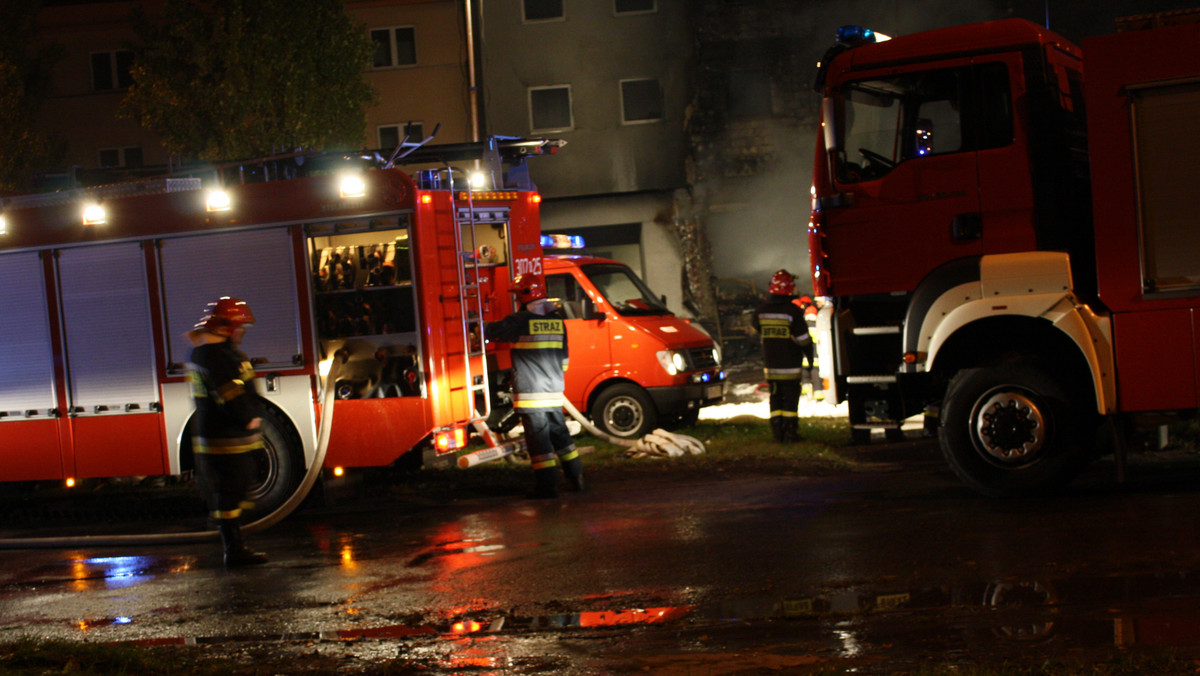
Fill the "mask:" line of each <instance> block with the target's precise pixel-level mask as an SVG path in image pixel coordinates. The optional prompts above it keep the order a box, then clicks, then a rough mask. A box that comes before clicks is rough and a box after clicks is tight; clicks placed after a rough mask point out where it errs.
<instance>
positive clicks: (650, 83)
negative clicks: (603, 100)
mask: <svg viewBox="0 0 1200 676" xmlns="http://www.w3.org/2000/svg"><path fill="white" fill-rule="evenodd" d="M662 117H663V105H662V88H661V87H659V85H658V80H656V79H652V80H621V122H623V123H625V124H640V123H644V122H655V121H657V120H661V119H662Z"/></svg>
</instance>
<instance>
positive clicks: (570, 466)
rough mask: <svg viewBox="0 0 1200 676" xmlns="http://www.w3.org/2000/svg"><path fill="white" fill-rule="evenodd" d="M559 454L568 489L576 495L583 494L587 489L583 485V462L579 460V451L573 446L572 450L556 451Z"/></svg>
mask: <svg viewBox="0 0 1200 676" xmlns="http://www.w3.org/2000/svg"><path fill="white" fill-rule="evenodd" d="M555 453H557V454H558V461H559V462H561V463H562V468H563V474H564V475H565V476H566V477H567V488H569V489H571V490H572V491H574V492H576V493H582V492H583V489H584V487H585V484H584V483H583V461H582V460H580V459H579V451H578V450H576V449H575V445H574V444H572V445H571V447H570V448H568V449H564V450H561V451H555Z"/></svg>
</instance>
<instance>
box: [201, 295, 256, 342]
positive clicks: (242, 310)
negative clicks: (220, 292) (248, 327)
mask: <svg viewBox="0 0 1200 676" xmlns="http://www.w3.org/2000/svg"><path fill="white" fill-rule="evenodd" d="M253 323H254V313H253V312H251V311H250V306H249V305H247V304H246V301H244V300H238V299H237V298H230V297H229V296H222V297H221V299H220V300H218V301H216V302H213V303H209V304H208V309H207V310H206V311H205V315H204V316H203V317H201V318H200V325H201V326H203V327H204V328H205V330H207V331H211V332H212V333H215V334H218V335H222V336H228V335H229V334H230V333H232V332H233V330H234V329H236V328H237V327H239V326H243V325H245V324H253Z"/></svg>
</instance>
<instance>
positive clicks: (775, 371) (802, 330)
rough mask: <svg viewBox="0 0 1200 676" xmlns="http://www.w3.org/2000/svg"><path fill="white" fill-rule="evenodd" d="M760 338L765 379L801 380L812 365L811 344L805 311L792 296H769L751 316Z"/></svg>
mask: <svg viewBox="0 0 1200 676" xmlns="http://www.w3.org/2000/svg"><path fill="white" fill-rule="evenodd" d="M754 328H755V329H756V330H758V333H759V336H760V337H761V339H762V351H763V371H765V372H766V376H767V380H800V379H802V378H803V377H804V375H805V372H806V368H805V367H806V366H811V365H812V363H813V341H812V336H811V335H809V333H808V322H807V321H805V319H804V310H801V309H800V308H799V307H796V305H794V304H793V303H792V297H791V296H781V295H778V294H768V295H767V300H766V302H764V303H763V304H762V305H760V306H759V307H758V310H757V311H756V312H755V314H754Z"/></svg>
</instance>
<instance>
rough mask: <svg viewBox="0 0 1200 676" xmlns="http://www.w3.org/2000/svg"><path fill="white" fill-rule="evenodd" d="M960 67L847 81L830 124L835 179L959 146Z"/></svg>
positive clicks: (871, 173) (869, 176) (879, 171)
mask: <svg viewBox="0 0 1200 676" xmlns="http://www.w3.org/2000/svg"><path fill="white" fill-rule="evenodd" d="M962 71H963V69H941V70H932V71H925V72H922V73H909V74H905V75H899V76H894V77H888V78H880V79H877V80H862V81H859V82H852V83H849V84H847V85H846V86H845V87H844V88H843V89H842V91H841V97H840V103H841V105H840V106H838V114H839V116H840V117H841V119H840V120H839V121H838V124H837V125H836V129H837V130H838V131H839V136H840V138H839V139H838V148H839V152H838V180H839V181H841V182H843V183H853V182H858V181H870V180H874V179H877V178H880V177H881V176H884V175H885V174H887V173H888V172H890V171H891V170H892V168H893V167H895V166H896V165H897V164H899V163H901V162H903V161H905V160H909V159H912V158H914V157H924V156H927V155H939V154H943V153H954V152H959V151H960V150H962V149H963V134H962V122H961V118H960V114H959V111H960V110H961V105H960V104H961V97H960V94H959V90H960V80H961V78H962V76H963V75H964V73H963V72H962Z"/></svg>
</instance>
